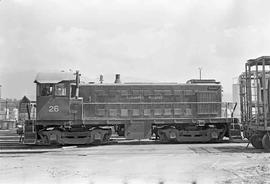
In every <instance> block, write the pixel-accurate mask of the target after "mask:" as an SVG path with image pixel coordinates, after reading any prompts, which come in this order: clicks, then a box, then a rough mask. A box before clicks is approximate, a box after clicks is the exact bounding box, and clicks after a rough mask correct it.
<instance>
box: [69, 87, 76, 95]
mask: <svg viewBox="0 0 270 184" xmlns="http://www.w3.org/2000/svg"><path fill="white" fill-rule="evenodd" d="M70 96H71V98H74V97H75V96H76V86H75V85H72V86H71V94H70Z"/></svg>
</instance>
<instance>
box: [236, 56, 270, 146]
mask: <svg viewBox="0 0 270 184" xmlns="http://www.w3.org/2000/svg"><path fill="white" fill-rule="evenodd" d="M239 85H240V108H241V109H240V110H241V121H242V124H243V128H244V131H243V133H244V137H246V138H248V139H249V141H250V143H251V144H252V145H253V147H255V148H258V149H263V148H264V149H266V150H270V137H269V133H270V56H262V57H259V58H256V59H250V60H248V61H247V62H246V64H245V72H244V73H242V74H241V75H240V77H239Z"/></svg>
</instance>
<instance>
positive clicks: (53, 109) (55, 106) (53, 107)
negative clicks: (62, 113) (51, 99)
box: [49, 105, 59, 112]
mask: <svg viewBox="0 0 270 184" xmlns="http://www.w3.org/2000/svg"><path fill="white" fill-rule="evenodd" d="M49 112H59V106H58V105H51V106H49Z"/></svg>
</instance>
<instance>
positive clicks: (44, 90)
mask: <svg viewBox="0 0 270 184" xmlns="http://www.w3.org/2000/svg"><path fill="white" fill-rule="evenodd" d="M52 92H53V85H52V84H41V85H40V95H41V96H50V95H52Z"/></svg>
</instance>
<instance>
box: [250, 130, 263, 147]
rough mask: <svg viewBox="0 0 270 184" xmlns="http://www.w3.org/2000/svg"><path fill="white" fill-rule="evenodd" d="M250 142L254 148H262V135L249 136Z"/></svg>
mask: <svg viewBox="0 0 270 184" xmlns="http://www.w3.org/2000/svg"><path fill="white" fill-rule="evenodd" d="M250 143H251V144H252V146H253V147H254V148H256V149H263V144H262V137H261V136H259V135H257V134H255V135H252V136H251V138H250Z"/></svg>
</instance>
